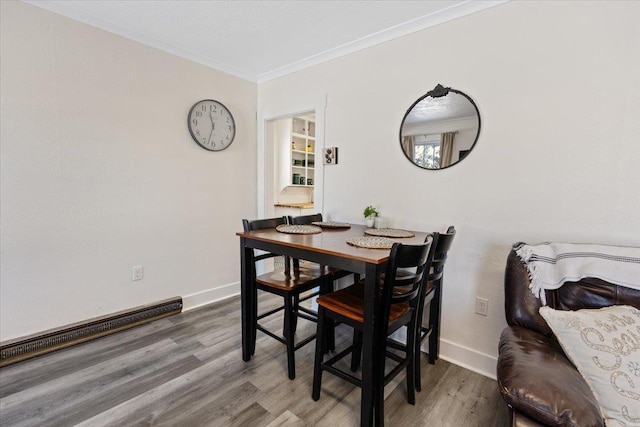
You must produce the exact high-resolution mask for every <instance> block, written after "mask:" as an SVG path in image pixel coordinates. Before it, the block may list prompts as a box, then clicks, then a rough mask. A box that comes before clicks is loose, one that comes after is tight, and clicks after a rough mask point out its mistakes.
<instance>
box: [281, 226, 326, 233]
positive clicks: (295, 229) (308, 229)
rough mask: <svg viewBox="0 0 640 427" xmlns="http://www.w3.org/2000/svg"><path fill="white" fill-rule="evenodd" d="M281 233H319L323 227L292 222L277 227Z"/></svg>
mask: <svg viewBox="0 0 640 427" xmlns="http://www.w3.org/2000/svg"><path fill="white" fill-rule="evenodd" d="M276 230H278V231H279V232H281V233H287V234H318V233H322V228H320V227H316V226H315V225H291V224H280V225H279V226H277V227H276Z"/></svg>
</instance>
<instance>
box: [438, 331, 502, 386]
mask: <svg viewBox="0 0 640 427" xmlns="http://www.w3.org/2000/svg"><path fill="white" fill-rule="evenodd" d="M440 358H441V359H443V360H446V361H447V362H451V363H453V364H455V365H458V366H462V367H463V368H465V369H468V370H470V371H473V372H476V373H478V374H480V375H484V376H485V377H489V378H491V379H493V380H495V379H496V367H497V364H498V358H497V357H495V356H491V355H489V354H485V353H481V352H479V351H477V350H474V349H472V348H468V347H465V346H463V345H460V344H457V343H454V342H451V341H447V340H444V339H442V338H440Z"/></svg>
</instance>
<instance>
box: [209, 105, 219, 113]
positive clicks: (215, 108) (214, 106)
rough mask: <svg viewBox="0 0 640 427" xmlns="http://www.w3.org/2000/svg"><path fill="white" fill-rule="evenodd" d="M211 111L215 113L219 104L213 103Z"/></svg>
mask: <svg viewBox="0 0 640 427" xmlns="http://www.w3.org/2000/svg"><path fill="white" fill-rule="evenodd" d="M209 111H211V112H213V113H215V112H216V111H218V106H217V105H213V104H211V105H210V106H209Z"/></svg>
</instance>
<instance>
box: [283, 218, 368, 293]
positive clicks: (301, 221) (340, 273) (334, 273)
mask: <svg viewBox="0 0 640 427" xmlns="http://www.w3.org/2000/svg"><path fill="white" fill-rule="evenodd" d="M288 220H289V224H295V225H309V224H311V223H314V222H322V214H321V213H317V214H311V215H300V216H294V217H292V216H289V217H288ZM302 263H303V264H304V265H309V264H312V263H309V264H307V263H308V261H302ZM303 264H301V265H303ZM315 265H317V264H315ZM329 273H330V274H331V278H332V280H337V279H340V278H342V277H346V276H348V275H350V274H353V275H354V278H355V280H354V281H355V282H358V281H360V275H359V274H356V273H351V272H349V271H345V270H340V269H338V268H333V267H329Z"/></svg>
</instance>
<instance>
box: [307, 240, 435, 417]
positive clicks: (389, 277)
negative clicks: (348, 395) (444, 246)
mask: <svg viewBox="0 0 640 427" xmlns="http://www.w3.org/2000/svg"><path fill="white" fill-rule="evenodd" d="M432 242H433V236H432V235H429V236H427V239H426V242H425V243H422V244H419V245H403V244H401V243H394V245H393V247H392V248H391V254H390V256H389V260H388V262H387V268H386V271H385V274H384V282H383V283H382V287H381V288H379V289H377V291H378V292H381V295H380V301H381V303H380V304H381V305H380V310H379V311H378V312H377V313H378V314H379V315H377V316H376V318H375V323H374V343H373V348H374V350H373V351H374V354H373V357H372V359H373V364H374V375H375V378H374V399H375V403H374V406H375V408H376V409H375V419H376V425H379V426H382V425H383V423H384V408H383V407H384V386H385V385H386V384H388V383H389V381H390V380H391V379H392V378H394V377H395V376H396V375H397V374H398V373H399V372H401V371H402V370H403V369H405V368H406V370H407V393H408V401H409V403H410V404H415V385H414V380H415V372H414V369H415V363H414V352H413V349H414V348H415V339H416V338H417V336H416V334H408V335H409V336H408V340H409V342H408V346H407V349H411V351H406V352H405V357H402V356H401V355H398V354H395V353H391V352H389V351H387V337H388V336H389V334H391V333H393V332H395V331H397V330H398V329H400V328H401V327H402V326H407V328H408V330H410V331H415V330H416V328H417V326H416V325H417V321H418V313H419V304H420V302H421V295H422V294H423V292H422V288H423V286H424V284H425V280H424V279H425V275H426V274H427V272H428V271H429V268H430V263H431V258H430V255H432V253H430V250H431V247H432ZM398 269H402V274H396V273H397V271H398ZM408 270H411V271H413V274H407V271H408ZM367 291H369V290H367ZM364 292H365V289H364V285H363V284H362V282H359V283H357V284H355V285H353V286H350V287H348V288H345V289H341V290H339V291H335V292H332V293H329V294H327V295H322V296H320V297H319V298H318V323H317V324H318V332H317V336H318V339H316V352H315V363H314V370H313V391H312V398H313V400H318V399H319V398H320V389H321V382H322V371H327V372H330V373H332V374H334V375H336V376H338V377H340V378H342V379H344V380H346V381H348V382H350V383H352V384H355V385H357V386H359V387H362V381H361V380H360V379H359V378H357V377H356V376H354V375H353V374H352V373H350V372H347V371H345V370H341V369H339V368H337V367H336V366H335V364H336V362H338V361H339V360H341V359H343V358H344V357H346V356H348V355H350V354H351V355H352V356H354V355H359V353H360V352H361V348H360V343H357V342H354V343H353V344H352V345H350V346H349V347H347V348H346V349H344V350H342V351H341V352H339V353H338V354H336V355H334V356H333V357H331V358H330V359H329V360H327V361H324V348H323V342H324V339H323V337H324V335H325V334H326V331H325V326H326V322H325V318H326V317H329V318H332V319H334V320H337V321H340V322H342V323H344V324H347V325H349V326H351V327H353V328H354V331H358V332H359V334H362V331H363V328H364ZM356 335H357V334H355V333H354V337H355V336H356ZM366 351H371V349H366ZM387 358H389V359H392V360H393V361H395V362H396V363H397V364H396V365H395V366H394V367H393V368H392V369H391V371H390V372H389V373H388V374H387V375H385V363H386V359H387Z"/></svg>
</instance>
